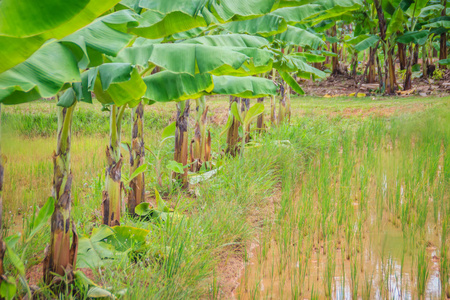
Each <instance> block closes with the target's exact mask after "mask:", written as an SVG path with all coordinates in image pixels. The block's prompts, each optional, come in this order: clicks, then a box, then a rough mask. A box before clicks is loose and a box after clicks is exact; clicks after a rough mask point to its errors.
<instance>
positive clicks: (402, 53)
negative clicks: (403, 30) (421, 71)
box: [397, 43, 407, 70]
mask: <svg viewBox="0 0 450 300" xmlns="http://www.w3.org/2000/svg"><path fill="white" fill-rule="evenodd" d="M397 48H398V60H399V62H400V70H404V69H406V64H407V62H406V49H405V44H402V43H397Z"/></svg>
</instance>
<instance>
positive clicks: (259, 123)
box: [256, 97, 265, 132]
mask: <svg viewBox="0 0 450 300" xmlns="http://www.w3.org/2000/svg"><path fill="white" fill-rule="evenodd" d="M257 101H258V103H262V104H264V97H261V98H258V100H257ZM256 128H258V132H263V131H264V129H265V124H264V113H262V114H260V115H259V116H258V118H257V119H256Z"/></svg>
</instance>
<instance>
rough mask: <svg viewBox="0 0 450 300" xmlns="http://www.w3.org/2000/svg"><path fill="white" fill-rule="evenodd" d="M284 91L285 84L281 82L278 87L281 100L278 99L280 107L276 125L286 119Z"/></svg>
mask: <svg viewBox="0 0 450 300" xmlns="http://www.w3.org/2000/svg"><path fill="white" fill-rule="evenodd" d="M286 89H287V84H286V82H284V81H283V82H282V84H281V85H280V90H281V98H280V106H279V111H278V124H281V123H283V122H284V120H285V119H286Z"/></svg>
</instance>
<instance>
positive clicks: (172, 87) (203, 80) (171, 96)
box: [144, 71, 214, 102]
mask: <svg viewBox="0 0 450 300" xmlns="http://www.w3.org/2000/svg"><path fill="white" fill-rule="evenodd" d="M144 82H145V85H146V86H147V91H146V92H145V95H144V98H146V99H149V100H151V101H156V102H169V101H183V100H187V99H195V98H199V97H201V96H203V95H205V94H207V93H210V92H211V91H212V90H213V88H214V83H213V80H212V76H211V75H210V74H196V75H194V76H191V75H188V74H183V73H182V74H176V73H172V72H169V71H162V72H158V73H156V74H153V75H150V76H147V77H144Z"/></svg>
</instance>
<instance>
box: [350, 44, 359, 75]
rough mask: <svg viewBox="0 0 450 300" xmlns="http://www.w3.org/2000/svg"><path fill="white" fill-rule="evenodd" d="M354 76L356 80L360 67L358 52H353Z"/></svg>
mask: <svg viewBox="0 0 450 300" xmlns="http://www.w3.org/2000/svg"><path fill="white" fill-rule="evenodd" d="M351 64H352V76H353V79H354V80H355V82H356V75H357V68H358V52H356V51H355V52H353V54H352V62H351Z"/></svg>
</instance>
